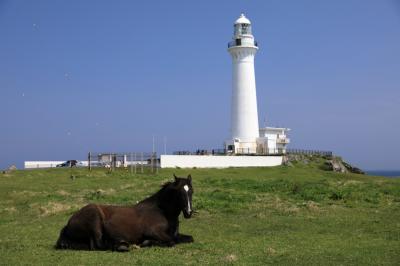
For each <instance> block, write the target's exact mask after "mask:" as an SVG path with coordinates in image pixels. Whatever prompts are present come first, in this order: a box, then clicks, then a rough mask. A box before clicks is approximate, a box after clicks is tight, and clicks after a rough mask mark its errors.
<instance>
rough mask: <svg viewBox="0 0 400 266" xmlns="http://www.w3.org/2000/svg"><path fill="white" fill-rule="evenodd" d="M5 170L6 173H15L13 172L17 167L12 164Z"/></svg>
mask: <svg viewBox="0 0 400 266" xmlns="http://www.w3.org/2000/svg"><path fill="white" fill-rule="evenodd" d="M7 170H8V171H15V170H17V167H16V166H15V165H14V164H13V165H10V166H9V167H8V168H7Z"/></svg>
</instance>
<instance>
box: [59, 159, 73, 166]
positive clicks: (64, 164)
mask: <svg viewBox="0 0 400 266" xmlns="http://www.w3.org/2000/svg"><path fill="white" fill-rule="evenodd" d="M77 163H78V161H77V160H68V161H66V162H63V163H60V164H57V165H56V167H74V166H76V164H77Z"/></svg>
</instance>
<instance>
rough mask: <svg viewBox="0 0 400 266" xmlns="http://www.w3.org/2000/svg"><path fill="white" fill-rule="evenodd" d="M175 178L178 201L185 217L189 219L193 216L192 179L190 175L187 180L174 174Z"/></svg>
mask: <svg viewBox="0 0 400 266" xmlns="http://www.w3.org/2000/svg"><path fill="white" fill-rule="evenodd" d="M174 177H175V182H174V184H175V188H176V190H177V192H178V195H179V196H178V199H179V204H180V209H181V210H182V212H183V216H184V217H185V218H186V219H188V218H190V217H191V216H192V213H193V208H192V195H193V187H192V177H191V175H188V177H187V178H180V177H177V176H176V175H175V174H174Z"/></svg>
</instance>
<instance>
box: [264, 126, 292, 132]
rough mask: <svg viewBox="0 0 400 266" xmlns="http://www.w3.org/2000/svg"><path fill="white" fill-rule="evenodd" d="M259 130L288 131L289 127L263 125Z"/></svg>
mask: <svg viewBox="0 0 400 266" xmlns="http://www.w3.org/2000/svg"><path fill="white" fill-rule="evenodd" d="M260 130H263V131H266V130H269V131H281V130H284V131H290V128H287V127H263V128H260Z"/></svg>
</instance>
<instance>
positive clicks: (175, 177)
mask: <svg viewBox="0 0 400 266" xmlns="http://www.w3.org/2000/svg"><path fill="white" fill-rule="evenodd" d="M174 179H175V181H178V177H177V176H176V175H175V173H174Z"/></svg>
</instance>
